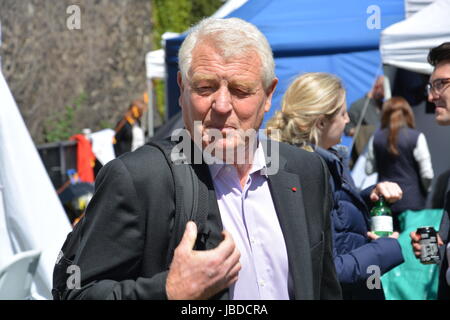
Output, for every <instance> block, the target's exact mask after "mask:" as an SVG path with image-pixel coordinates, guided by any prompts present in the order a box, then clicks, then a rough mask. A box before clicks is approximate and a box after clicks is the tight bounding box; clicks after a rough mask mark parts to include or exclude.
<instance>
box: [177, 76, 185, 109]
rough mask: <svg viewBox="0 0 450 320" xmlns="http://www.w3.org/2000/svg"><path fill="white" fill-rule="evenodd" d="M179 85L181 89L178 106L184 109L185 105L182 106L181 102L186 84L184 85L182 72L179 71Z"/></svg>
mask: <svg viewBox="0 0 450 320" xmlns="http://www.w3.org/2000/svg"><path fill="white" fill-rule="evenodd" d="M177 83H178V88H180V96H179V97H178V105H179V106H180V108H183V104H182V102H181V100H182V97H183V90H184V84H183V77H182V76H181V72H180V71H178V73H177Z"/></svg>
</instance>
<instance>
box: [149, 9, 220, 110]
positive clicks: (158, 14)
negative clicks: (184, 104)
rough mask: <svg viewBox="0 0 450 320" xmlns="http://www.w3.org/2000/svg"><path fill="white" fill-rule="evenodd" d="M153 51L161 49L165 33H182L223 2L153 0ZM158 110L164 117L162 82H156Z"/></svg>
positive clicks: (210, 13)
mask: <svg viewBox="0 0 450 320" xmlns="http://www.w3.org/2000/svg"><path fill="white" fill-rule="evenodd" d="M151 2H152V22H153V28H152V35H153V49H154V50H156V49H159V48H161V36H162V35H163V34H164V32H178V33H182V32H184V31H186V30H187V29H189V27H191V26H192V25H194V24H195V23H197V22H198V21H200V20H201V19H203V18H204V17H209V16H210V15H212V14H213V13H214V12H215V11H216V10H217V9H218V8H220V6H222V5H223V2H224V1H222V0H151ZM155 92H156V103H157V110H158V112H159V113H160V114H161V116H163V114H164V109H165V108H164V105H165V101H164V97H165V93H164V92H165V86H164V82H162V81H155Z"/></svg>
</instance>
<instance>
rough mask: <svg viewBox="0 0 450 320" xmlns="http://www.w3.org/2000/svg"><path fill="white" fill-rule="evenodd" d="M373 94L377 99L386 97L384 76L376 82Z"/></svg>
mask: <svg viewBox="0 0 450 320" xmlns="http://www.w3.org/2000/svg"><path fill="white" fill-rule="evenodd" d="M372 96H373V98H374V99H375V100H383V99H384V78H383V77H379V78H378V79H377V81H376V82H375V85H374V87H373V93H372Z"/></svg>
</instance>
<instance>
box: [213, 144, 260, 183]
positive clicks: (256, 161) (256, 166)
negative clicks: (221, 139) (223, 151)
mask: <svg viewBox="0 0 450 320" xmlns="http://www.w3.org/2000/svg"><path fill="white" fill-rule="evenodd" d="M204 157H205V158H208V159H209V160H211V159H213V160H215V161H212V162H213V163H212V164H209V165H208V168H209V172H210V173H211V178H212V179H213V180H214V179H215V178H216V177H217V175H218V174H219V173H220V172H221V171H222V170H223V169H224V168H226V167H229V166H232V165H230V164H226V163H223V162H222V161H221V160H219V159H216V158H213V157H212V156H211V155H208V154H205V155H204ZM266 169H267V163H266V157H265V155H264V149H263V147H262V145H261V142H260V141H258V147H257V148H256V150H255V153H254V157H253V164H252V168H251V169H250V171H249V174H252V173H255V172H257V171H260V172H261V175H265V176H266V177H267V173H266Z"/></svg>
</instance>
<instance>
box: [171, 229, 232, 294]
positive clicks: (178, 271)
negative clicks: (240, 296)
mask: <svg viewBox="0 0 450 320" xmlns="http://www.w3.org/2000/svg"><path fill="white" fill-rule="evenodd" d="M222 234H223V237H224V239H223V240H222V242H221V243H220V244H219V245H218V246H217V248H215V249H212V250H206V251H196V250H192V249H193V248H194V245H195V240H196V239H197V226H196V225H195V223H194V222H192V221H189V222H188V223H187V224H186V230H185V232H184V235H183V238H182V239H181V242H180V244H179V245H178V247H177V248H176V249H175V253H174V257H173V260H172V263H171V265H170V270H169V274H168V275H167V282H166V292H167V298H168V299H169V300H176V299H181V300H191V299H208V298H210V297H212V296H214V295H215V294H217V293H219V292H220V291H222V290H223V289H225V288H228V287H229V286H230V285H232V284H233V283H235V282H236V281H237V279H238V273H239V270H241V264H240V262H239V258H240V253H239V250H238V249H237V247H236V245H235V244H234V241H233V238H232V237H231V235H230V234H229V233H228V232H227V231H223V233H222Z"/></svg>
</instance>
